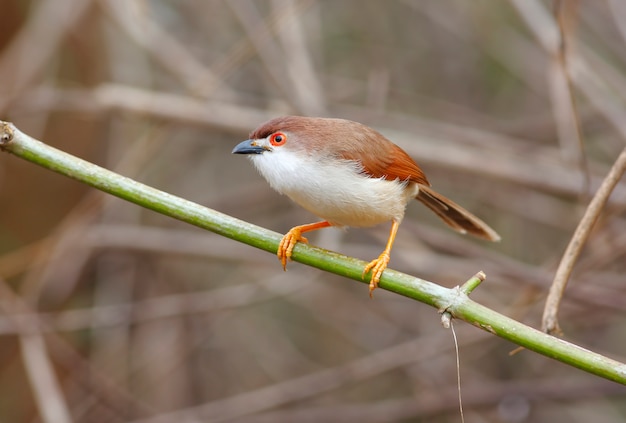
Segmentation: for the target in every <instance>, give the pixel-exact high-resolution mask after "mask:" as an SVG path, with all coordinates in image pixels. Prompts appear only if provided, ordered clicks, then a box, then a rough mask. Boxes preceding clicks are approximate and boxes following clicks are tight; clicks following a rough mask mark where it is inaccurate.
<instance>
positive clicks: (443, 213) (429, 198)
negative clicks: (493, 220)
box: [415, 184, 500, 241]
mask: <svg viewBox="0 0 626 423" xmlns="http://www.w3.org/2000/svg"><path fill="white" fill-rule="evenodd" d="M415 198H416V199H417V200H419V201H421V202H422V203H423V204H424V205H425V206H426V207H428V208H429V209H431V210H432V211H433V212H435V214H436V215H437V216H439V217H440V218H441V219H442V220H443V221H444V222H446V223H447V224H448V226H450V227H451V228H452V229H454V230H456V231H458V232H461V233H469V234H472V235H474V236H476V237H478V238H482V239H486V240H488V241H500V235H498V234H497V232H496V231H494V230H493V229H491V228H490V227H489V226H488V225H487V224H486V223H485V222H483V221H482V220H480V219H479V218H477V217H476V216H474V215H473V214H472V213H470V212H468V211H467V210H465V209H464V208H463V207H461V206H459V205H458V204H457V203H455V202H454V201H452V200H450V199H449V198H446V197H444V196H443V195H441V194H439V193H437V192H435V191H433V190H432V189H431V188H430V187H427V186H426V185H421V184H420V185H419V193H418V194H417V196H416V197H415Z"/></svg>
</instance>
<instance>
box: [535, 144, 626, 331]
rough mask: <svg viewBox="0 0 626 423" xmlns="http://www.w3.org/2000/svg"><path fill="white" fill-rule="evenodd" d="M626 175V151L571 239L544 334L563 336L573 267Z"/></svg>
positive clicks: (556, 278) (546, 313) (544, 320)
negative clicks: (563, 307) (561, 319)
mask: <svg viewBox="0 0 626 423" xmlns="http://www.w3.org/2000/svg"><path fill="white" fill-rule="evenodd" d="M625 171H626V148H625V149H624V150H622V153H621V154H620V155H619V157H618V158H617V160H616V161H615V164H614V165H613V167H612V168H611V170H610V172H609V174H608V175H607V176H606V178H605V179H604V182H602V185H600V188H599V189H598V191H597V192H596V194H595V195H594V197H593V199H592V200H591V203H589V207H587V210H586V211H585V214H584V215H583V217H582V219H581V220H580V223H579V224H578V227H577V228H576V231H574V235H573V236H572V239H571V241H570V243H569V245H568V246H567V248H566V250H565V253H563V257H562V258H561V262H560V263H559V267H558V269H557V271H556V274H555V275H554V281H553V282H552V286H551V287H550V292H549V293H548V298H547V299H546V305H545V308H544V310H543V318H542V324H541V327H542V329H543V331H544V332H547V333H559V334H560V333H561V328H560V327H559V323H558V320H557V313H558V311H559V305H560V303H561V299H562V297H563V293H564V291H565V287H566V286H567V281H568V280H569V277H570V275H571V274H572V269H573V268H574V264H576V260H577V259H578V256H579V255H580V252H581V251H582V248H583V246H584V245H585V242H586V241H587V238H589V234H590V233H591V229H592V228H593V225H594V223H595V222H596V220H598V217H599V216H600V212H601V211H602V209H603V208H604V206H605V204H606V202H607V200H608V198H609V196H610V195H611V193H612V192H613V188H615V186H616V185H617V183H618V182H619V180H620V178H621V177H622V175H623V174H624V172H625Z"/></svg>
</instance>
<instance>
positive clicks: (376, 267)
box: [362, 251, 390, 298]
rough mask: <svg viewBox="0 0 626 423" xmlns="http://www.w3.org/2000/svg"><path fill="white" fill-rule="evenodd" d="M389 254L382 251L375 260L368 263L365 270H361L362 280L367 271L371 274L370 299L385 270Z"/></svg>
mask: <svg viewBox="0 0 626 423" xmlns="http://www.w3.org/2000/svg"><path fill="white" fill-rule="evenodd" d="M389 258H390V256H389V253H388V252H387V251H383V253H382V254H381V255H380V256H378V258H377V259H375V260H372V261H370V262H369V264H368V265H367V266H365V269H364V270H363V276H362V277H363V278H365V275H367V273H368V272H369V271H371V272H372V279H370V298H372V293H373V292H374V290H375V289H376V288H378V282H379V281H380V277H381V275H382V274H383V271H384V270H385V269H386V268H387V265H388V264H389Z"/></svg>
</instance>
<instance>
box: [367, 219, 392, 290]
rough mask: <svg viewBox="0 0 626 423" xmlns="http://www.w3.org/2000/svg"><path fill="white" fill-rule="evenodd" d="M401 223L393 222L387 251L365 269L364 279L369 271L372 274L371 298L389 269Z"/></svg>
mask: <svg viewBox="0 0 626 423" xmlns="http://www.w3.org/2000/svg"><path fill="white" fill-rule="evenodd" d="M399 226H400V223H399V222H398V221H397V220H395V219H394V220H392V221H391V231H390V232H389V239H388V240H387V246H386V247H385V250H384V251H383V252H382V253H381V255H380V256H378V258H377V259H375V260H372V261H370V262H369V264H368V265H367V266H365V269H364V270H363V276H362V277H363V278H365V275H367V273H368V272H369V271H371V272H372V279H370V298H371V297H372V292H374V290H375V289H376V288H377V287H378V282H379V281H380V277H381V275H382V274H383V271H384V270H385V269H386V268H387V265H388V264H389V259H390V257H391V247H392V246H393V241H394V240H395V239H396V234H397V233H398V227H399Z"/></svg>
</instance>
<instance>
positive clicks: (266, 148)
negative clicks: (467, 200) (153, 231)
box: [232, 116, 500, 297]
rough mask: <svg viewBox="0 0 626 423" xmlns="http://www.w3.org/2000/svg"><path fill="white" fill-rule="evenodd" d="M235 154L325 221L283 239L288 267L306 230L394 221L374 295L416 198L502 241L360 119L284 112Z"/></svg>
mask: <svg viewBox="0 0 626 423" xmlns="http://www.w3.org/2000/svg"><path fill="white" fill-rule="evenodd" d="M232 153H233V154H245V155H247V156H248V157H249V158H250V160H251V161H252V163H253V164H254V166H255V167H256V169H257V170H258V172H259V173H260V174H261V175H262V176H263V177H264V178H265V179H266V180H267V182H268V183H269V185H270V186H271V187H272V188H273V189H274V190H276V191H278V192H279V193H281V194H284V195H286V196H287V197H289V198H290V199H291V200H293V201H294V202H295V203H296V204H298V205H300V206H301V207H303V208H304V209H306V210H308V211H309V212H311V213H312V214H314V215H316V216H317V217H318V218H320V219H321V220H320V221H317V222H314V223H309V224H304V225H299V226H295V227H293V228H292V229H291V230H289V231H288V232H287V233H286V234H285V235H284V236H283V238H282V239H281V241H280V243H279V246H278V251H277V256H278V259H279V260H280V262H281V264H282V267H283V269H284V270H286V269H287V261H288V260H290V259H291V256H292V253H293V249H294V247H295V245H296V244H297V243H298V242H302V243H308V240H307V239H306V238H305V237H304V236H303V235H302V234H304V233H307V232H311V231H315V230H318V229H322V228H326V227H339V228H344V227H370V226H375V225H378V224H381V223H384V222H391V230H390V232H389V238H388V240H387V244H386V246H385V249H384V250H383V252H382V253H381V254H380V256H379V257H378V258H376V259H374V260H372V261H370V262H369V263H368V264H367V265H366V266H365V268H364V269H363V274H362V278H363V279H365V277H366V276H367V275H368V274H370V273H371V277H370V281H369V294H370V297H371V296H372V293H373V291H374V290H375V289H376V288H377V287H378V284H379V282H380V278H381V276H382V274H383V271H384V270H385V269H386V268H387V266H388V264H389V261H390V258H391V248H392V246H393V243H394V240H395V238H396V235H397V233H398V228H399V227H400V223H401V222H402V219H403V217H404V213H405V209H406V207H407V204H408V203H409V201H411V200H412V199H417V200H418V201H420V202H421V203H422V204H424V205H425V206H426V207H428V208H429V209H430V210H432V211H433V212H434V213H435V214H436V215H437V216H439V217H440V218H441V219H442V220H443V221H444V222H445V223H446V224H447V225H448V226H450V227H451V228H452V229H454V230H456V231H457V232H460V233H463V234H465V233H467V234H471V235H474V236H476V237H478V238H482V239H484V240H488V241H499V240H500V235H498V234H497V233H496V231H494V230H493V229H491V228H490V227H489V226H488V225H487V224H486V223H485V222H483V221H482V220H480V219H479V218H478V217H476V216H474V215H473V214H472V213H470V212H469V211H467V210H466V209H464V208H463V207H461V206H460V205H458V204H457V203H455V202H453V201H452V200H450V199H448V198H447V197H445V196H443V195H442V194H439V193H438V192H436V191H434V190H433V189H432V188H431V185H430V182H429V181H428V179H427V178H426V175H425V174H424V172H423V171H422V169H421V168H420V167H419V166H418V165H417V163H416V162H415V161H414V160H413V159H412V158H411V157H410V156H409V155H408V154H407V153H406V152H405V151H404V150H403V149H402V148H400V147H399V146H397V145H396V144H394V143H393V142H392V141H390V140H389V139H387V138H386V137H385V136H383V135H382V134H381V133H380V132H378V131H377V130H375V129H373V128H370V127H368V126H366V125H364V124H361V123H358V122H355V121H351V120H346V119H338V118H322V117H304V116H281V117H277V118H274V119H271V120H269V121H267V122H265V123H263V124H261V125H260V126H259V127H257V128H256V129H255V130H253V131H252V132H251V133H250V135H249V138H248V139H247V140H245V141H242V142H240V143H239V144H237V145H236V146H235V148H234V149H233V151H232Z"/></svg>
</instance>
